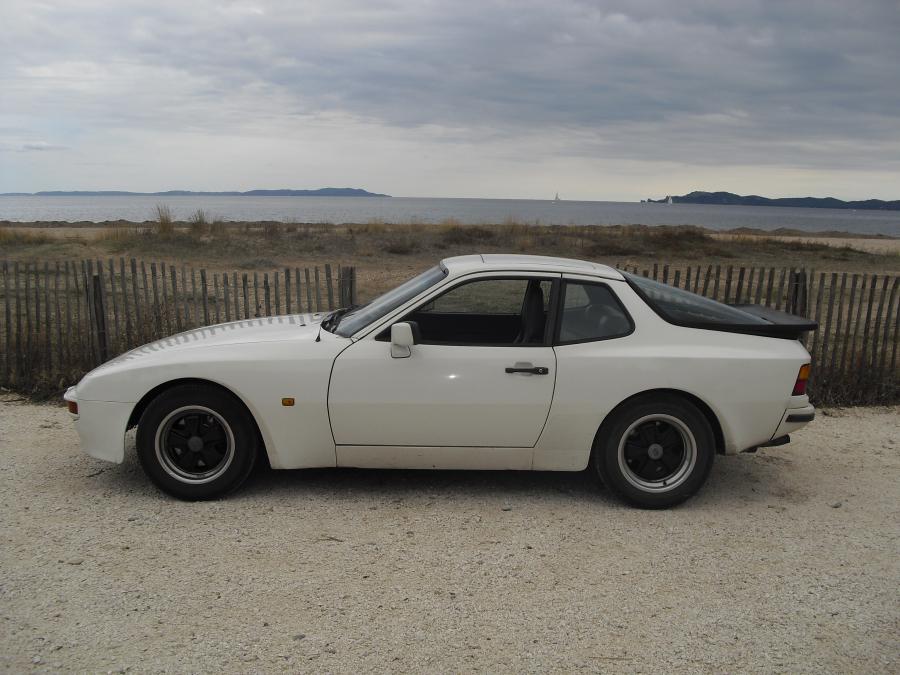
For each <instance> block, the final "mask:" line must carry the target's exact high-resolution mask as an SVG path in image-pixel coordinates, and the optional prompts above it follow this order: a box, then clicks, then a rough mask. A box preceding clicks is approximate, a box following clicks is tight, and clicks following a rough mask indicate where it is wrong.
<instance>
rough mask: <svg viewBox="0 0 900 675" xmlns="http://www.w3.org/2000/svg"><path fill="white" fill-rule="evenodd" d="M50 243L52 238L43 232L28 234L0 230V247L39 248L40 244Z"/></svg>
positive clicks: (13, 230)
mask: <svg viewBox="0 0 900 675" xmlns="http://www.w3.org/2000/svg"><path fill="white" fill-rule="evenodd" d="M52 242H53V238H52V237H49V236H47V235H46V234H44V233H43V232H28V231H25V230H15V229H8V228H0V246H4V247H20V246H39V245H41V244H50V243H52Z"/></svg>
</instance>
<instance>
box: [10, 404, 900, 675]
mask: <svg viewBox="0 0 900 675" xmlns="http://www.w3.org/2000/svg"><path fill="white" fill-rule="evenodd" d="M898 432H900V408H880V409H855V410H834V411H828V413H827V414H824V415H823V414H820V416H819V418H818V419H817V420H816V421H815V422H814V423H813V424H812V425H811V426H810V427H809V428H807V429H806V430H804V431H803V432H801V433H799V434H796V435H795V439H794V442H793V443H792V444H790V445H788V446H784V447H781V448H772V449H766V450H761V451H760V452H759V453H758V454H756V455H741V456H738V457H727V458H717V462H716V465H715V467H714V468H713V473H712V476H711V477H710V481H709V483H708V484H707V486H706V488H705V489H704V491H703V492H702V493H701V494H700V495H699V496H698V497H697V498H695V499H694V500H692V501H690V502H688V503H687V504H686V505H684V506H682V507H680V508H677V509H673V510H670V511H662V512H649V511H639V510H634V509H630V508H628V507H625V506H623V505H621V504H620V503H618V502H617V501H615V500H614V499H612V497H611V496H610V495H609V494H608V493H607V492H605V491H604V490H602V489H598V488H597V487H596V485H595V483H594V481H593V480H592V479H591V477H590V476H588V475H586V474H552V473H541V474H528V473H515V472H502V473H487V472H477V473H476V472H473V473H464V472H414V471H354V470H316V471H291V472H272V471H262V472H260V473H259V474H258V475H257V476H256V477H255V479H254V480H253V482H252V484H250V485H248V486H247V488H245V489H244V490H243V491H241V492H240V493H238V494H237V495H235V496H233V497H232V498H230V499H228V500H225V501H221V502H213V503H200V504H186V503H181V502H177V501H174V500H172V499H169V498H167V497H165V496H163V495H162V494H160V493H159V492H157V491H156V490H155V489H154V488H152V487H151V486H149V485H148V483H147V481H146V480H145V479H144V476H143V474H142V473H141V470H140V468H139V466H138V465H137V462H136V460H135V459H134V457H133V455H131V456H129V457H128V459H127V460H126V462H125V463H124V464H123V465H118V466H117V465H111V464H105V463H102V462H99V461H96V460H93V459H91V458H89V457H87V456H85V455H83V454H81V452H80V450H79V447H78V440H77V437H76V435H75V432H74V430H73V429H72V427H71V424H70V423H69V420H68V419H67V414H66V413H65V411H64V410H63V409H62V408H59V407H55V406H40V405H33V404H27V403H24V402H20V401H14V400H11V398H10V397H7V398H6V400H5V401H3V402H2V403H0V454H2V456H0V471H2V473H0V477H2V479H0V503H2V518H0V535H2V552H0V668H2V669H3V670H6V671H16V672H19V671H26V670H29V669H33V670H36V671H44V670H53V671H58V670H74V671H101V672H106V671H113V672H116V671H151V672H153V671H203V672H211V671H228V672H236V671H241V672H263V671H295V672H296V671H316V672H360V671H373V670H375V671H386V670H402V671H439V672H446V671H456V672H459V671H487V672H508V671H519V672H521V671H575V670H586V671H593V672H600V671H602V672H710V671H719V672H721V671H729V672H739V671H745V672H747V671H756V672H761V671H763V672H765V671H767V672H772V671H789V672H816V673H818V672H823V671H831V672H850V671H853V672H865V671H869V672H889V671H893V672H898V671H900V638H898V636H900V595H898V589H900V525H898V524H900V499H898V497H900V456H898V449H900V445H898V441H897V440H896V439H898V438H900V433H898Z"/></svg>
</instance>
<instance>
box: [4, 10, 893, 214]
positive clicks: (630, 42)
mask: <svg viewBox="0 0 900 675" xmlns="http://www.w3.org/2000/svg"><path fill="white" fill-rule="evenodd" d="M0 25H4V26H5V29H4V45H5V49H4V51H5V55H6V56H5V58H4V60H3V61H2V62H0V84H2V85H3V91H2V93H0V99H2V102H3V105H2V106H0V129H2V128H3V127H16V128H25V129H26V130H27V135H28V136H29V137H32V138H35V137H36V138H46V139H48V141H47V144H48V149H49V146H68V147H71V148H73V150H76V151H78V153H80V154H82V155H85V154H86V155H88V156H89V157H87V158H85V157H84V156H82V157H81V161H85V160H86V159H88V160H90V159H97V158H98V157H100V156H102V154H103V153H108V152H110V150H111V144H112V143H115V142H119V143H121V142H123V141H126V140H127V142H132V143H137V142H138V141H137V140H136V139H141V141H140V142H141V143H149V144H150V145H149V146H144V147H137V146H135V147H134V148H133V152H139V153H140V152H143V153H146V154H148V155H150V154H152V153H153V148H152V144H153V143H154V142H158V141H159V140H160V139H163V138H165V137H166V136H169V137H171V136H172V135H176V134H177V135H178V136H179V137H184V136H190V137H191V138H192V139H195V142H192V143H191V145H197V146H202V147H204V148H205V152H209V153H212V154H220V155H222V156H224V155H227V154H229V153H228V150H227V148H226V146H227V144H229V143H231V142H233V140H234V139H236V138H241V139H257V141H258V146H257V147H258V148H260V149H261V148H264V147H266V148H267V147H270V145H271V143H272V142H277V141H278V140H279V139H292V140H294V141H298V140H299V141H303V139H306V138H308V137H319V138H322V137H327V138H331V137H335V138H340V137H343V138H345V139H347V138H351V139H357V140H358V144H359V145H360V146H371V143H369V140H370V139H369V138H367V137H365V136H364V135H365V134H377V135H380V136H382V137H384V138H391V139H394V141H395V143H397V144H402V145H403V146H404V148H410V156H411V157H414V156H415V155H416V151H415V150H413V149H412V148H418V149H419V153H418V154H419V155H420V156H423V157H424V156H433V155H435V154H439V153H441V152H449V150H448V148H451V147H452V148H454V151H453V152H454V153H458V152H460V151H464V152H466V153H468V154H469V156H471V157H472V158H473V160H474V159H478V160H479V161H482V162H494V164H493V166H494V167H495V168H496V170H498V171H499V170H500V169H501V167H502V169H503V170H505V171H508V170H510V167H511V166H514V165H515V163H516V162H519V163H526V162H532V163H533V162H549V163H552V164H553V165H554V166H558V165H559V164H560V162H559V160H565V159H567V158H568V159H571V160H573V164H578V165H579V166H580V167H582V168H581V170H583V167H584V165H585V163H589V162H590V160H591V159H594V160H595V161H596V162H597V164H603V166H604V167H608V166H613V165H614V164H615V162H617V161H619V162H632V163H633V162H639V163H645V164H646V165H647V166H648V167H649V168H650V170H653V171H662V170H663V169H666V168H669V167H671V166H672V165H678V166H680V167H681V168H682V170H688V168H689V167H698V175H702V171H701V170H700V169H703V168H704V167H716V166H718V167H723V168H725V169H727V168H728V167H735V168H740V169H743V168H745V167H748V166H756V167H760V170H762V169H763V168H765V167H773V166H774V167H780V168H781V169H785V170H786V169H793V170H797V171H806V172H810V171H812V172H819V173H820V174H821V175H825V174H826V173H827V172H829V171H832V172H841V175H844V174H843V172H846V171H848V170H859V171H862V170H866V171H881V172H884V173H895V172H898V171H900V115H898V111H900V69H898V66H897V64H898V63H900V40H897V39H896V36H897V35H898V34H900V11H898V9H897V6H896V3H895V2H894V1H893V0H883V1H878V0H861V1H860V2H858V3H855V4H854V7H853V10H852V11H848V7H847V4H846V2H844V0H804V1H798V0H786V1H784V2H778V3H767V2H755V1H752V0H751V1H748V0H721V1H719V2H716V3H708V2H705V1H704V0H684V2H678V3H672V2H668V1H666V0H627V1H626V0H614V1H609V2H582V1H579V0H559V1H557V2H553V3H548V2H546V1H542V2H537V1H536V0H520V1H519V2H515V3H510V2H508V1H505V0H478V1H467V0H459V1H457V2H452V3H451V2H436V1H432V2H416V3H409V2H392V1H385V2H367V1H362V0H359V1H350V0H329V1H321V2H295V1H293V0H274V1H272V2H225V3H223V2H218V1H213V0H196V1H195V2H191V3H184V2H181V1H178V2H175V1H170V0H158V1H153V2H150V1H148V0H138V1H136V2H129V3H113V4H110V3H107V2H100V1H99V0H72V1H70V2H45V3H33V2H29V1H25V0H7V1H6V2H5V3H4V4H3V8H2V9H0ZM0 134H2V131H0ZM152 139H156V141H154V140H152ZM204 139H205V142H203V140H204ZM303 142H305V141H303ZM246 143H247V144H246V145H245V142H243V141H242V143H241V145H242V147H246V148H247V153H248V156H247V158H246V162H245V166H244V170H245V171H246V170H252V168H254V167H259V166H260V165H261V164H263V163H264V162H265V161H266V158H265V157H264V156H263V155H262V154H261V153H260V151H254V150H253V149H252V146H253V144H252V142H250V141H247V142H246ZM307 145H309V147H310V148H312V147H316V148H317V150H316V152H319V153H325V154H327V153H328V149H327V147H324V148H323V147H321V145H320V144H317V143H312V142H309V143H307ZM380 151H381V152H385V155H384V156H383V157H382V158H381V160H382V165H383V166H385V167H390V165H391V157H392V155H393V154H394V153H393V152H392V151H391V150H390V149H389V148H388V149H381V150H380ZM78 153H75V154H78ZM320 159H322V160H323V161H324V160H325V159H326V158H325V157H324V156H323V157H320ZM370 159H371V158H370ZM177 160H178V158H177V157H173V158H171V161H173V162H174V161H177ZM576 160H577V161H576ZM155 161H157V162H159V161H161V160H160V159H159V158H157V159H156V160H155ZM329 161H330V159H329ZM345 161H346V162H348V163H349V162H350V161H352V159H351V158H346V159H345ZM420 161H421V160H420ZM430 168H431V167H429V169H430ZM606 170H607V169H606V168H604V171H606ZM704 170H705V169H704ZM348 173H349V169H348ZM479 173H480V172H479ZM113 175H115V174H113ZM741 175H745V174H744V173H743V172H742V173H741ZM234 176H235V179H236V180H238V179H239V176H240V174H239V170H238V169H237V168H235V172H234ZM598 177H599V176H598ZM568 178H571V177H568ZM290 179H291V176H289V175H288V176H285V178H284V179H283V181H282V183H284V184H288V183H290V182H291V180H290ZM185 186H187V187H192V186H193V184H191V185H188V184H185ZM40 187H45V186H43V185H42V186H40ZM132 187H136V188H142V187H144V186H141V185H138V186H132ZM697 187H709V188H715V187H718V186H714V185H707V186H700V185H698V186H697ZM385 189H387V188H385ZM440 189H441V178H440V177H439V176H436V178H435V183H434V186H433V188H432V190H433V192H434V193H439V192H440ZM389 191H394V192H400V193H404V192H405V190H404V189H403V187H402V186H397V185H393V186H391V187H390V190H389ZM826 191H827V190H826ZM859 196H868V195H859Z"/></svg>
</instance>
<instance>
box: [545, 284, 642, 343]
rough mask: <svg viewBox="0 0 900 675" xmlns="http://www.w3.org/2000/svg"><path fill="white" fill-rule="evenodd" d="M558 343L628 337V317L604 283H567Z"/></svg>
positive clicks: (629, 323)
mask: <svg viewBox="0 0 900 675" xmlns="http://www.w3.org/2000/svg"><path fill="white" fill-rule="evenodd" d="M562 305H563V306H562V317H561V319H560V324H559V343H560V344H566V343H570V342H584V341H586V340H606V339H609V338H614V337H622V336H624V335H628V334H629V333H631V331H632V324H631V318H630V317H629V316H628V314H627V313H626V312H625V308H624V307H622V305H621V304H619V301H618V299H617V298H616V297H615V295H613V292H612V291H611V290H610V289H609V287H607V286H606V285H605V284H598V283H589V282H583V283H582V282H578V281H567V282H565V284H564V286H563V303H562Z"/></svg>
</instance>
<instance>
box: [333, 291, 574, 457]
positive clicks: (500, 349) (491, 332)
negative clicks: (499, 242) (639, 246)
mask: <svg viewBox="0 0 900 675" xmlns="http://www.w3.org/2000/svg"><path fill="white" fill-rule="evenodd" d="M553 276H558V275H547V274H538V275H535V274H515V275H509V274H507V275H503V276H499V275H489V276H479V277H477V278H474V279H466V280H464V281H461V282H460V283H458V284H455V285H454V286H452V287H451V288H450V289H449V290H447V291H444V292H442V293H441V294H440V295H439V296H437V297H435V298H431V299H428V300H426V301H424V302H423V303H421V304H420V305H419V306H418V307H416V308H415V309H414V310H412V311H411V312H408V313H407V314H406V315H404V316H402V317H398V318H397V320H396V321H411V322H414V324H418V326H417V328H418V333H419V337H418V339H417V343H416V344H415V345H413V346H412V348H411V349H410V353H409V357H408V358H394V357H392V355H391V344H390V339H389V334H390V327H389V326H386V327H385V329H384V330H382V331H381V332H380V333H379V334H377V335H369V336H366V337H365V338H363V339H362V340H360V341H358V342H356V343H355V344H353V345H351V346H350V347H348V348H347V349H346V350H345V351H343V352H342V353H341V354H340V356H338V358H337V359H336V361H335V364H334V369H333V372H332V377H331V384H330V387H329V395H328V409H329V414H330V417H331V425H332V431H333V433H334V439H335V443H336V444H337V445H338V446H339V450H338V455H339V460H338V463H339V464H340V463H341V460H340V456H341V451H340V446H393V447H397V446H405V447H409V446H417V447H454V448H477V447H482V448H487V447H492V448H531V447H533V446H534V445H535V444H536V443H537V440H538V438H539V436H540V434H541V430H542V429H543V426H544V423H545V422H546V419H547V414H548V412H549V409H550V403H551V400H552V398H553V386H554V381H555V377H556V357H555V355H554V352H553V349H552V347H551V346H550V343H551V335H550V333H551V328H550V320H551V316H552V312H551V311H550V309H549V307H550V298H551V296H552V292H553V289H554V288H555V283H554V281H553ZM396 321H394V322H392V323H396ZM526 323H527V324H528V325H527V326H526V325H525V324H526ZM372 452H377V450H376V449H374V448H373V449H372ZM355 457H358V455H355ZM526 459H527V462H526V463H527V464H529V465H530V454H529V455H528V456H527V457H526ZM513 463H514V464H516V466H517V467H518V468H521V467H519V465H520V464H521V461H514V462H513ZM356 464H357V465H359V461H358V460H357V461H356ZM437 464H439V462H437V463H435V465H437ZM372 465H374V464H372Z"/></svg>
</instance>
